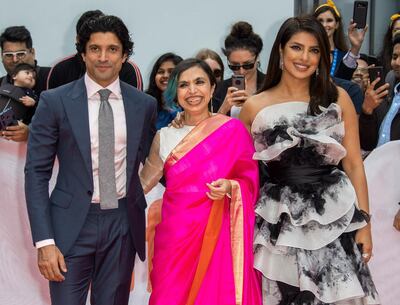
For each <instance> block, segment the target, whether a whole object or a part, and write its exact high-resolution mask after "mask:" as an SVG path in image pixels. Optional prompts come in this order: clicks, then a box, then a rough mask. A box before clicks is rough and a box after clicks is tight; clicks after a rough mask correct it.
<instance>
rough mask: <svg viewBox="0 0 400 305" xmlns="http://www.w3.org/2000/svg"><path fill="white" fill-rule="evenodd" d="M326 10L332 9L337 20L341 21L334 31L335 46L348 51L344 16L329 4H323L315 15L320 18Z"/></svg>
mask: <svg viewBox="0 0 400 305" xmlns="http://www.w3.org/2000/svg"><path fill="white" fill-rule="evenodd" d="M326 11H330V12H331V13H332V15H333V16H334V17H335V20H336V22H337V23H339V26H338V28H337V29H336V30H335V32H334V33H333V42H334V43H335V48H336V49H339V50H340V51H343V52H347V49H348V48H347V43H346V38H345V37H344V31H343V24H342V18H341V17H340V16H338V15H337V14H336V12H335V10H334V9H333V8H331V7H329V6H322V7H320V8H318V9H317V10H316V11H315V12H314V17H315V18H318V16H319V15H320V14H322V13H325V12H326Z"/></svg>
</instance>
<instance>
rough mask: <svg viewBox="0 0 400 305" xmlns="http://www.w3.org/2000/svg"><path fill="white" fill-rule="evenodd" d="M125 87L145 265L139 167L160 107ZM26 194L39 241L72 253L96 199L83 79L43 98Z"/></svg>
mask: <svg viewBox="0 0 400 305" xmlns="http://www.w3.org/2000/svg"><path fill="white" fill-rule="evenodd" d="M120 84H121V93H122V97H123V102H124V108H125V116H126V125H127V126H126V129H127V157H126V158H127V160H126V161H127V162H126V163H127V184H126V190H127V191H126V192H127V193H126V198H127V206H128V207H127V209H128V216H129V222H130V229H131V235H132V238H133V242H134V245H135V249H136V251H137V253H138V255H139V257H140V258H141V259H142V260H144V258H145V213H144V210H145V208H146V201H145V198H144V195H143V190H142V187H141V184H140V180H139V177H138V168H139V164H140V162H141V161H143V160H144V159H145V157H146V155H147V154H148V151H149V149H150V146H151V142H152V138H153V136H154V134H155V125H154V123H155V119H156V102H155V100H154V99H153V98H152V97H150V96H148V95H146V94H144V93H142V92H140V91H138V90H137V89H136V88H134V87H132V86H130V85H128V84H126V83H124V82H120ZM56 157H57V159H58V163H59V173H58V177H57V182H56V185H55V188H54V190H53V192H52V193H51V195H50V196H49V184H48V183H49V179H50V177H51V174H52V169H53V164H54V160H55V158H56ZM25 193H26V201H27V207H28V214H29V220H30V224H31V230H32V236H33V241H34V242H37V241H40V240H45V239H51V238H53V239H55V242H56V245H57V246H58V248H59V249H60V251H61V252H62V253H63V254H66V253H67V252H68V250H69V249H70V248H71V246H72V245H73V243H74V242H75V240H76V238H77V237H78V235H79V232H80V230H81V228H82V226H83V224H84V222H85V219H86V216H87V213H88V210H89V206H90V202H91V199H92V194H93V175H92V160H91V147H90V132H89V118H88V99H87V94H86V87H85V82H84V79H83V78H81V79H79V80H77V81H74V82H72V83H69V84H67V85H65V86H61V87H59V88H56V89H53V90H49V91H45V92H43V93H42V95H41V98H40V103H39V106H38V109H37V110H36V114H35V116H34V118H33V120H32V123H31V125H30V135H29V140H28V154H27V160H26V166H25Z"/></svg>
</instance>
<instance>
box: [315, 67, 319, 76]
mask: <svg viewBox="0 0 400 305" xmlns="http://www.w3.org/2000/svg"><path fill="white" fill-rule="evenodd" d="M318 75H319V68H318V67H317V69H316V70H315V76H318Z"/></svg>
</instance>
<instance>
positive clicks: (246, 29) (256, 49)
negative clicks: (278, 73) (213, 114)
mask: <svg viewBox="0 0 400 305" xmlns="http://www.w3.org/2000/svg"><path fill="white" fill-rule="evenodd" d="M262 47H263V42H262V39H261V37H260V36H259V35H258V34H256V33H254V32H253V27H252V26H251V25H250V24H249V23H247V22H245V21H239V22H237V23H235V24H234V25H233V26H232V29H231V32H230V34H229V35H228V36H227V37H226V39H225V46H224V48H223V50H222V51H223V52H224V54H225V56H226V57H227V60H228V67H229V69H231V70H232V72H233V74H234V75H242V76H244V81H243V80H238V79H240V77H239V78H238V79H237V80H235V81H234V78H229V79H226V80H224V81H223V82H222V83H220V84H219V85H218V87H217V89H216V93H215V94H214V99H215V106H217V107H215V108H216V109H214V111H218V113H222V114H228V115H232V116H234V117H237V116H238V115H239V112H240V107H241V106H242V105H243V103H244V102H245V101H246V100H247V98H248V97H249V96H251V95H253V94H255V93H256V91H257V90H258V89H259V88H260V87H261V85H262V83H263V80H264V78H265V74H263V73H262V72H261V71H260V70H258V67H259V65H260V63H259V54H260V52H261V50H262ZM232 108H233V110H234V111H233V112H231V111H232Z"/></svg>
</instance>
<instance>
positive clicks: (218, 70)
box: [212, 69, 222, 78]
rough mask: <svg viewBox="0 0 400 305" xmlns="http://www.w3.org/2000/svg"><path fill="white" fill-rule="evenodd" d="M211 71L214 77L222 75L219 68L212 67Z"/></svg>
mask: <svg viewBox="0 0 400 305" xmlns="http://www.w3.org/2000/svg"><path fill="white" fill-rule="evenodd" d="M212 72H213V74H214V76H215V78H220V77H221V76H222V70H221V69H214V70H213V71H212Z"/></svg>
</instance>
